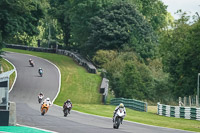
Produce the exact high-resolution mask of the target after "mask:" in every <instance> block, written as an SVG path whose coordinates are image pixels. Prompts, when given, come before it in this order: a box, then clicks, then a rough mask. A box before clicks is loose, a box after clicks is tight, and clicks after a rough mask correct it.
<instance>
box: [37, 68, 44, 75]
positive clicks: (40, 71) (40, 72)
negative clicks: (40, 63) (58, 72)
mask: <svg viewBox="0 0 200 133" xmlns="http://www.w3.org/2000/svg"><path fill="white" fill-rule="evenodd" d="M38 72H39V75H40V77H42V75H43V70H42V69H39V71H38Z"/></svg>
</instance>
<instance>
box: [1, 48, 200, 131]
mask: <svg viewBox="0 0 200 133" xmlns="http://www.w3.org/2000/svg"><path fill="white" fill-rule="evenodd" d="M4 50H7V51H13V52H20V53H28V54H33V55H36V56H40V57H42V58H45V59H48V60H50V61H52V62H53V63H55V64H56V65H57V66H58V67H59V68H60V70H61V74H62V87H61V92H60V94H59V96H58V98H57V99H56V102H55V103H56V104H57V105H61V106H62V104H63V101H64V100H65V99H66V98H68V96H70V95H71V93H72V94H73V97H70V98H71V99H72V102H73V103H75V104H73V110H77V111H80V112H85V113H89V114H94V115H99V116H105V117H110V118H111V117H112V115H113V111H114V109H115V106H111V105H100V104H98V103H100V102H99V101H100V95H99V94H98V91H97V88H98V85H99V84H100V81H101V78H100V77H99V76H98V75H94V74H89V73H87V72H86V70H85V69H84V68H82V67H80V66H78V65H77V64H76V63H74V62H73V60H72V59H71V58H68V57H66V56H62V55H56V54H48V53H39V52H30V51H23V50H13V49H4ZM90 76H91V77H90ZM71 77H73V78H71ZM88 78H91V79H88ZM94 79H95V80H94ZM88 80H91V81H93V82H88ZM79 81H81V82H79ZM77 82H79V83H77ZM94 82H95V83H94ZM90 84H91V85H90ZM92 84H93V85H92ZM88 85H90V86H91V87H89V88H92V86H93V89H89V90H88V87H87V86H88ZM83 86H84V87H85V88H84V87H83ZM77 88H79V89H77ZM81 88H82V89H86V90H85V91H89V92H90V91H92V92H93V93H95V95H94V94H88V93H87V92H86V93H85V91H84V90H81V92H82V93H84V95H81V94H80V93H79V92H77V91H80V89H81ZM71 89H73V90H71ZM74 89H75V90H74ZM65 93H67V95H66V94H65ZM68 94H70V95H68ZM76 94H77V95H76ZM86 95H87V96H86ZM90 95H92V96H90ZM89 96H90V98H86V99H87V100H86V99H85V97H89ZM63 97H64V98H63ZM94 97H96V100H95V102H88V103H95V104H83V103H87V102H81V101H80V100H82V99H84V101H90V100H89V99H93V98H94ZM73 100H75V101H76V102H74V101H73ZM156 112H157V108H156V106H155V107H152V106H149V107H148V112H138V111H134V110H131V109H128V108H127V116H126V117H125V120H129V121H134V122H139V123H144V124H149V125H155V126H162V127H169V128H175V129H182V130H188V131H195V132H200V121H196V120H186V119H182V118H170V117H165V116H159V115H157V114H156ZM111 123H112V122H111Z"/></svg>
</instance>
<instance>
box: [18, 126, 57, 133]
mask: <svg viewBox="0 0 200 133" xmlns="http://www.w3.org/2000/svg"><path fill="white" fill-rule="evenodd" d="M16 126H23V127H29V128H34V129H38V130H42V131H46V132H52V133H58V132H55V131H51V130H47V129H42V128H37V127H31V126H26V125H21V124H16Z"/></svg>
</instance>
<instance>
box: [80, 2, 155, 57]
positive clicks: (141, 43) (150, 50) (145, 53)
mask: <svg viewBox="0 0 200 133" xmlns="http://www.w3.org/2000/svg"><path fill="white" fill-rule="evenodd" d="M90 27H91V34H90V36H89V38H88V41H87V43H86V44H85V46H84V47H83V48H84V50H85V52H86V53H87V54H88V53H90V54H91V55H93V54H94V52H96V51H97V50H99V49H105V50H119V49H122V48H123V47H124V46H125V45H128V46H129V47H132V48H133V49H134V51H135V52H136V53H138V55H140V56H141V57H142V58H144V59H146V58H151V57H153V56H154V52H155V51H154V50H155V44H156V36H155V35H154V33H153V29H152V28H151V26H150V25H149V23H148V22H147V21H146V20H145V19H144V18H143V16H142V15H141V14H140V13H139V12H138V11H137V10H136V8H135V7H134V6H132V5H130V4H128V3H126V2H123V1H121V2H119V3H115V4H112V5H111V6H109V7H108V8H105V9H102V10H101V11H100V12H99V13H98V15H97V16H94V17H92V18H91V21H90Z"/></svg>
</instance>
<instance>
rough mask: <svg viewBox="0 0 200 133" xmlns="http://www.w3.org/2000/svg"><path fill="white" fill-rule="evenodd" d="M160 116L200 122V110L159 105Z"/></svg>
mask: <svg viewBox="0 0 200 133" xmlns="http://www.w3.org/2000/svg"><path fill="white" fill-rule="evenodd" d="M157 107H158V112H157V114H158V115H163V116H167V117H176V118H184V119H192V120H200V108H193V107H182V106H170V105H164V104H160V103H157Z"/></svg>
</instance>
